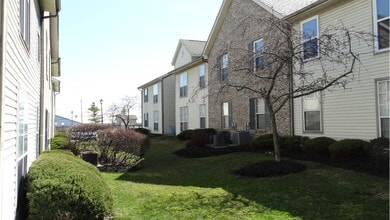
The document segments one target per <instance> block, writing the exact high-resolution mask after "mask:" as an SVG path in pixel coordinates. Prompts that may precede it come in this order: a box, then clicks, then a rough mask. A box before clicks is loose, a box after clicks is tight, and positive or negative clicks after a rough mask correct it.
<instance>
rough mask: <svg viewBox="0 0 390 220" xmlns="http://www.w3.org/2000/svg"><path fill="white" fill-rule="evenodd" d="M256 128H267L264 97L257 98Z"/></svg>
mask: <svg viewBox="0 0 390 220" xmlns="http://www.w3.org/2000/svg"><path fill="white" fill-rule="evenodd" d="M255 106H256V110H255V112H256V129H266V121H265V103H264V99H263V98H257V99H256V105H255Z"/></svg>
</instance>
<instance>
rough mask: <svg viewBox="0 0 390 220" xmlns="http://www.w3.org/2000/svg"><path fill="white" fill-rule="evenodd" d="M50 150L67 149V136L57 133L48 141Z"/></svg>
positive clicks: (63, 133)
mask: <svg viewBox="0 0 390 220" xmlns="http://www.w3.org/2000/svg"><path fill="white" fill-rule="evenodd" d="M50 148H51V149H52V150H56V149H67V148H69V138H68V135H67V134H66V133H65V132H57V133H56V134H55V135H54V137H53V138H52V139H51V140H50Z"/></svg>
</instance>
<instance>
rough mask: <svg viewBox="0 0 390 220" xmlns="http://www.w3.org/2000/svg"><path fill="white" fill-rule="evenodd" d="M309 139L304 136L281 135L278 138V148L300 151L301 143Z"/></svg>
mask: <svg viewBox="0 0 390 220" xmlns="http://www.w3.org/2000/svg"><path fill="white" fill-rule="evenodd" d="M307 140H309V138H308V137H305V136H299V135H295V136H282V137H280V139H279V142H280V148H281V149H287V150H289V151H300V150H302V146H303V144H304V143H305V142H306V141H307Z"/></svg>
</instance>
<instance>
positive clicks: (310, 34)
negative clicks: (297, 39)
mask: <svg viewBox="0 0 390 220" xmlns="http://www.w3.org/2000/svg"><path fill="white" fill-rule="evenodd" d="M301 31H302V45H303V52H302V53H303V54H302V55H303V59H304V60H308V59H312V58H316V57H318V56H319V45H318V44H319V41H318V38H319V37H318V17H317V16H316V17H314V18H310V19H308V20H306V21H303V22H302V23H301Z"/></svg>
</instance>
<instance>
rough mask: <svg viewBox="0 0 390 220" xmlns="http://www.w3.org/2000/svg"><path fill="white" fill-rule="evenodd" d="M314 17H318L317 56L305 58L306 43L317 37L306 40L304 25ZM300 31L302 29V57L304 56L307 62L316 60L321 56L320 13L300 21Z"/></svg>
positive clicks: (303, 58)
mask: <svg viewBox="0 0 390 220" xmlns="http://www.w3.org/2000/svg"><path fill="white" fill-rule="evenodd" d="M313 19H316V25H317V37H316V38H317V56H314V57H310V58H308V59H305V50H304V46H303V45H304V43H306V42H308V41H310V40H313V39H315V38H310V39H309V40H305V39H304V38H303V35H304V32H303V25H304V24H305V23H307V22H309V21H311V20H313ZM300 31H301V37H300V38H301V45H302V52H301V53H302V54H301V57H302V60H303V61H305V62H307V61H310V60H314V59H317V58H319V57H320V43H319V40H320V27H319V18H318V15H315V16H312V17H310V18H308V19H305V20H303V21H301V22H300Z"/></svg>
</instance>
